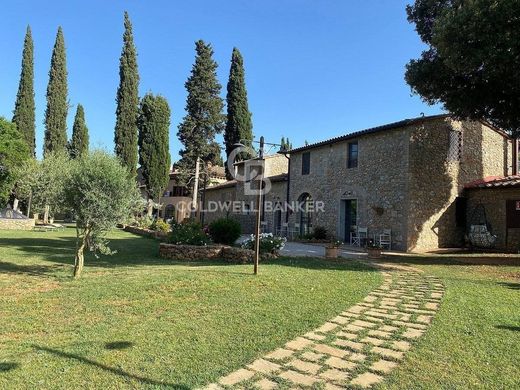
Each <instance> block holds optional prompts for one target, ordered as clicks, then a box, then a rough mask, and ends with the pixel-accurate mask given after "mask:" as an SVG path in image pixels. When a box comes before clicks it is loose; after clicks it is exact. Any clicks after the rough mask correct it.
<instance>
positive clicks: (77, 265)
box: [74, 227, 90, 279]
mask: <svg viewBox="0 0 520 390" xmlns="http://www.w3.org/2000/svg"><path fill="white" fill-rule="evenodd" d="M89 235H90V230H89V229H85V230H84V231H83V233H80V231H79V229H78V228H77V227H76V258H75V259H74V279H77V278H79V277H80V276H81V271H83V264H84V260H85V256H84V254H83V251H84V250H85V246H86V245H87V242H88V239H89Z"/></svg>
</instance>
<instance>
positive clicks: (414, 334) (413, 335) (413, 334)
mask: <svg viewBox="0 0 520 390" xmlns="http://www.w3.org/2000/svg"><path fill="white" fill-rule="evenodd" d="M423 334H424V331H423V330H421V329H413V328H408V329H407V330H406V331H405V332H404V333H403V337H406V338H407V339H417V338H419V337H421V336H422V335H423Z"/></svg>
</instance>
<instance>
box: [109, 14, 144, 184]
mask: <svg viewBox="0 0 520 390" xmlns="http://www.w3.org/2000/svg"><path fill="white" fill-rule="evenodd" d="M124 25H125V32H124V34H123V50H122V52H121V58H120V60H119V87H118V88H117V96H116V102H117V109H116V128H115V136H114V142H115V152H116V155H117V156H118V157H119V158H120V159H121V162H122V163H123V164H124V165H125V166H126V167H127V169H128V170H129V172H130V174H131V175H132V176H134V177H135V176H136V168H137V116H138V115H139V73H138V70H137V51H136V48H135V45H134V36H133V33H132V23H131V22H130V18H129V17H128V13H127V12H126V11H125V22H124Z"/></svg>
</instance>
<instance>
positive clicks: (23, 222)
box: [0, 218, 34, 230]
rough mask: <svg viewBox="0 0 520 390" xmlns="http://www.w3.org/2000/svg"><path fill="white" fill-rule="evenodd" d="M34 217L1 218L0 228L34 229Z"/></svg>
mask: <svg viewBox="0 0 520 390" xmlns="http://www.w3.org/2000/svg"><path fill="white" fill-rule="evenodd" d="M33 228H34V219H30V218H27V219H11V218H0V230H32V229H33Z"/></svg>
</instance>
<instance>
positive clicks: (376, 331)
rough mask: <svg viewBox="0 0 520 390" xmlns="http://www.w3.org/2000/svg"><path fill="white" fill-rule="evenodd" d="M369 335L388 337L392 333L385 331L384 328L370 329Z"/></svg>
mask: <svg viewBox="0 0 520 390" xmlns="http://www.w3.org/2000/svg"><path fill="white" fill-rule="evenodd" d="M368 335H369V336H375V337H381V338H384V339H387V338H389V337H391V336H392V334H391V333H388V332H383V331H382V330H370V331H369V332H368Z"/></svg>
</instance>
